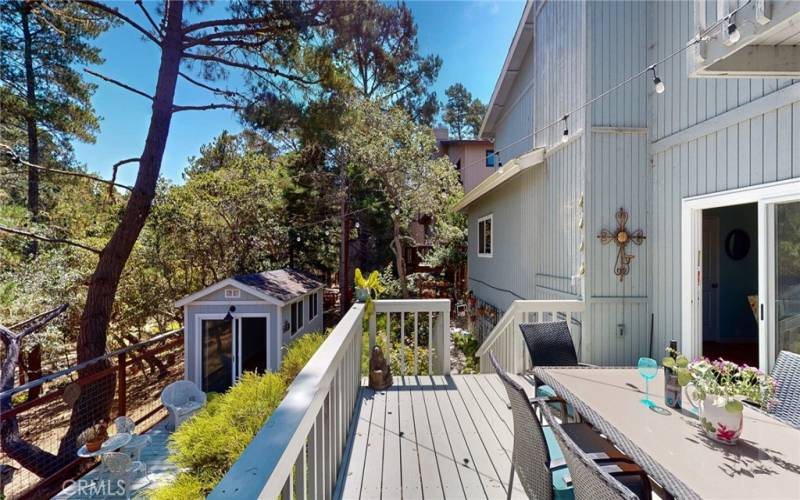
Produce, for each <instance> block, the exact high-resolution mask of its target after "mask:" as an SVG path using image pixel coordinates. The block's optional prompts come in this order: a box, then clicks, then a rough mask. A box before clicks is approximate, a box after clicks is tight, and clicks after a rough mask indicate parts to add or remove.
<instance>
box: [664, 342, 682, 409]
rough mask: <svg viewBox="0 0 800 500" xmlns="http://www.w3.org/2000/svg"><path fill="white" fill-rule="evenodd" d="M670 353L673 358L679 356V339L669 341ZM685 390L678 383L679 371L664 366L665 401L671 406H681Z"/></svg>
mask: <svg viewBox="0 0 800 500" xmlns="http://www.w3.org/2000/svg"><path fill="white" fill-rule="evenodd" d="M669 355H670V356H671V357H672V359H676V360H677V358H678V341H677V340H672V341H670V343H669ZM682 395H683V392H682V391H681V386H680V384H679V383H678V372H677V371H676V370H674V369H672V368H667V367H666V366H665V367H664V402H665V403H666V405H667V406H669V407H670V408H678V409H680V408H681V403H682V401H681V397H682Z"/></svg>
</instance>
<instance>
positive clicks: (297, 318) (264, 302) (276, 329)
mask: <svg viewBox="0 0 800 500" xmlns="http://www.w3.org/2000/svg"><path fill="white" fill-rule="evenodd" d="M322 287H323V283H322V282H320V281H319V280H317V279H315V278H313V277H311V276H309V275H307V274H304V273H301V272H299V271H295V270H293V269H278V270H273V271H266V272H262V273H255V274H245V275H241V276H234V277H232V278H228V279H225V280H222V281H219V282H217V283H215V284H213V285H211V286H208V287H206V288H204V289H202V290H200V291H198V292H195V293H193V294H191V295H189V296H187V297H184V298H182V299H181V300H179V301H177V302H176V303H175V306H176V307H182V308H183V318H184V328H185V330H186V331H185V335H184V361H185V363H184V378H186V379H187V380H191V381H192V382H194V383H195V384H197V386H198V387H200V388H201V389H202V390H203V391H205V392H224V391H225V390H226V389H227V388H228V387H230V386H231V385H232V384H233V383H234V382H235V381H236V380H238V378H239V377H241V375H242V373H244V372H246V371H255V372H265V371H276V370H277V369H278V368H279V367H280V364H281V358H282V356H283V349H282V347H283V346H284V345H285V344H287V343H288V342H290V341H291V340H292V339H295V338H297V337H299V336H301V335H303V334H305V333H307V332H314V331H322V325H323V322H322Z"/></svg>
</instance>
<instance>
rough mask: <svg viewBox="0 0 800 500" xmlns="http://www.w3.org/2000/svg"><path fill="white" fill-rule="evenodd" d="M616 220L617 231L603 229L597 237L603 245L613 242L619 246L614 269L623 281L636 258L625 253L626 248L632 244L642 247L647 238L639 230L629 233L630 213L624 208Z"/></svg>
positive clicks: (618, 213) (620, 210)
mask: <svg viewBox="0 0 800 500" xmlns="http://www.w3.org/2000/svg"><path fill="white" fill-rule="evenodd" d="M616 218H617V229H616V230H615V231H609V230H608V229H603V230H602V231H600V234H598V235H597V238H598V239H599V240H600V241H602V242H603V243H611V242H612V241H613V242H614V243H616V244H617V262H616V265H615V268H614V274H616V275H617V276H619V280H620V281H622V280H623V279H625V276H626V275H627V274H628V273H629V272H630V270H631V261H632V260H633V258H634V256H633V255H630V254H628V253H626V252H625V247H627V246H628V243H630V242H634V243H635V244H636V245H637V246H638V245H641V244H642V243H643V242H644V240H645V239H646V238H647V237H646V236H645V235H644V232H642V230H641V229H637V230H636V231H634V232H632V233H629V232H628V229H627V228H626V227H625V225H626V224H627V223H628V212H626V211H625V209H624V208H622V207H620V209H619V210H617V214H616Z"/></svg>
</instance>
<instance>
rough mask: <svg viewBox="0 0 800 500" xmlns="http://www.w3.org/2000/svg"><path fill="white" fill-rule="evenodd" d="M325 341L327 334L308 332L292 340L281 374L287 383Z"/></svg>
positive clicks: (284, 358) (282, 364)
mask: <svg viewBox="0 0 800 500" xmlns="http://www.w3.org/2000/svg"><path fill="white" fill-rule="evenodd" d="M324 341H325V335H323V334H321V333H308V334H306V335H303V336H302V337H299V338H297V339H295V340H293V341H292V343H291V344H289V348H288V350H287V351H286V354H285V355H284V357H283V361H282V362H281V375H282V376H283V379H284V381H286V384H287V385H288V384H290V383H291V382H292V380H294V378H295V377H296V376H297V374H298V373H300V370H302V369H303V367H304V366H306V363H308V360H309V359H311V356H313V355H314V353H315V352H317V349H319V346H321V345H322V343H323V342H324Z"/></svg>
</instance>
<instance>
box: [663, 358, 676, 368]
mask: <svg viewBox="0 0 800 500" xmlns="http://www.w3.org/2000/svg"><path fill="white" fill-rule="evenodd" d="M661 364H662V365H663V366H664V368H672V367H674V366H675V360H674V359H672V356H664V359H662V360H661Z"/></svg>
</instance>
